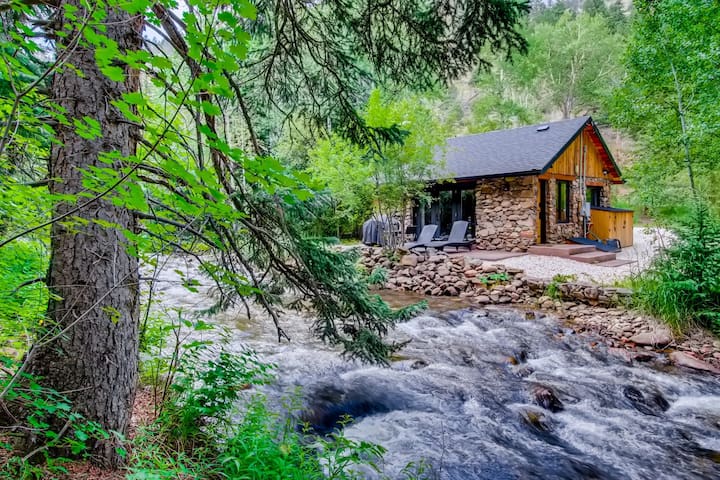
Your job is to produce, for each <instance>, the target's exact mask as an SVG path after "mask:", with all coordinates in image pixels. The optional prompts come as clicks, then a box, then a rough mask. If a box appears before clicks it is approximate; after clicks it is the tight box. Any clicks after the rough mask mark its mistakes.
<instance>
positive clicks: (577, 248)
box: [528, 244, 596, 257]
mask: <svg viewBox="0 0 720 480" xmlns="http://www.w3.org/2000/svg"><path fill="white" fill-rule="evenodd" d="M594 251H596V249H595V247H594V246H592V245H574V244H572V245H571V244H559V245H547V244H541V245H533V246H532V247H530V248H528V253H531V254H533V255H547V256H550V257H569V256H571V255H573V256H574V255H578V254H582V253H589V252H594Z"/></svg>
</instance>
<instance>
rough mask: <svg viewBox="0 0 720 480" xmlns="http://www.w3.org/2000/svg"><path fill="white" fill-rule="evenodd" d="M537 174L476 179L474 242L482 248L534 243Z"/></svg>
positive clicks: (522, 246)
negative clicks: (535, 175)
mask: <svg viewBox="0 0 720 480" xmlns="http://www.w3.org/2000/svg"><path fill="white" fill-rule="evenodd" d="M537 194H538V181H537V177H507V178H493V179H482V180H478V182H477V186H476V188H475V219H476V228H475V243H476V246H477V248H479V249H482V250H507V251H513V252H518V251H525V250H527V249H528V247H529V246H531V245H534V244H535V237H536V233H535V225H536V223H535V222H536V220H537V216H538V213H537V200H536V199H537Z"/></svg>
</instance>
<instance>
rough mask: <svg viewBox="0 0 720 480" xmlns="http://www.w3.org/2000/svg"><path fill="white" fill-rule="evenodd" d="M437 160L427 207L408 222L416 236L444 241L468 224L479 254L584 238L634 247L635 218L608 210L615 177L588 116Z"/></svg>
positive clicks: (474, 139) (460, 145)
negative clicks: (429, 231) (433, 233)
mask: <svg viewBox="0 0 720 480" xmlns="http://www.w3.org/2000/svg"><path fill="white" fill-rule="evenodd" d="M436 158H437V160H439V161H440V163H441V164H443V163H444V164H443V166H442V167H440V168H439V169H438V171H437V172H436V174H435V175H434V176H435V178H434V179H433V181H431V182H430V186H429V190H430V198H431V199H432V200H431V201H430V202H429V203H427V202H418V203H417V204H416V205H415V206H414V208H413V211H412V219H411V220H410V219H408V220H410V221H411V222H412V223H411V224H412V225H415V227H416V230H417V231H420V229H421V228H422V227H423V226H424V225H427V224H436V225H438V227H439V231H440V235H444V234H447V233H448V232H449V231H450V228H451V226H452V223H453V222H454V221H456V220H467V221H469V222H470V224H471V225H472V229H473V231H472V232H471V233H472V234H474V238H475V242H476V247H477V248H479V249H484V250H507V251H516V252H517V251H526V250H527V249H528V248H529V247H531V246H533V245H537V244H557V243H565V242H567V241H569V240H570V239H571V238H586V237H590V238H600V239H602V240H607V239H618V240H619V241H620V244H621V246H623V247H626V246H630V245H632V218H633V212H632V211H629V210H621V209H615V208H612V207H611V205H610V197H611V194H612V193H611V188H610V187H611V185H613V184H621V183H623V179H622V177H621V173H620V169H619V168H618V166H617V164H616V163H615V160H614V159H613V156H612V154H611V153H610V150H609V149H608V147H607V145H606V143H605V141H604V140H603V138H602V135H601V134H600V131H599V130H598V128H597V125H596V124H595V122H593V120H592V118H591V117H589V116H584V117H580V118H574V119H569V120H562V121H559V122H552V123H544V124H540V125H531V126H527V127H520V128H514V129H510V130H498V131H494V132H488V133H482V134H478V135H467V136H460V137H455V138H451V139H449V140H448V141H447V144H446V145H445V146H444V148H440V149H438V152H437V154H436ZM442 179H452V180H453V181H443V180H442Z"/></svg>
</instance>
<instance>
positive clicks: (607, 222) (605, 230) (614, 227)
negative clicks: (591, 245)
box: [590, 208, 633, 248]
mask: <svg viewBox="0 0 720 480" xmlns="http://www.w3.org/2000/svg"><path fill="white" fill-rule="evenodd" d="M590 221H591V222H592V226H591V230H592V233H594V234H595V235H597V236H598V237H600V238H601V239H602V240H607V239H609V238H617V239H618V240H620V246H621V247H623V248H624V247H629V246H631V245H632V244H633V212H632V210H620V209H612V210H604V209H595V208H593V209H592V210H591V211H590Z"/></svg>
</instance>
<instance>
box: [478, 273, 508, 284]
mask: <svg viewBox="0 0 720 480" xmlns="http://www.w3.org/2000/svg"><path fill="white" fill-rule="evenodd" d="M477 278H478V280H480V281H481V282H482V284H483V285H485V286H489V285H500V284H503V283H505V282H507V281H508V280H510V276H509V275H508V274H507V272H496V273H490V274H488V275H478V277H477Z"/></svg>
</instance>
